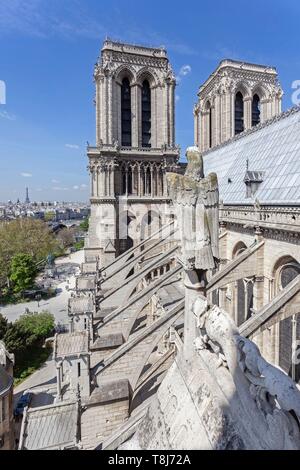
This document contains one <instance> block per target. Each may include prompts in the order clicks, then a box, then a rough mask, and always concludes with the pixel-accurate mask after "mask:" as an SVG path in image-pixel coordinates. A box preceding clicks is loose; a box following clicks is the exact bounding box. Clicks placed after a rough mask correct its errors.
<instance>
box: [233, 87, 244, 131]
mask: <svg viewBox="0 0 300 470" xmlns="http://www.w3.org/2000/svg"><path fill="white" fill-rule="evenodd" d="M234 123H235V131H234V133H235V135H236V134H240V133H241V132H243V130H244V97H243V95H242V93H241V92H240V91H238V92H237V94H236V95H235V103H234Z"/></svg>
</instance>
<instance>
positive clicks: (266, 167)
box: [203, 107, 300, 205]
mask: <svg viewBox="0 0 300 470" xmlns="http://www.w3.org/2000/svg"><path fill="white" fill-rule="evenodd" d="M203 161H204V171H205V174H206V175H207V174H208V173H210V172H216V173H217V175H218V180H219V188H220V199H222V200H223V202H224V204H230V203H233V204H235V203H242V204H253V202H254V201H255V199H258V200H259V202H260V203H261V204H264V203H265V204H286V205H295V204H300V107H295V108H292V109H291V110H289V111H286V112H284V113H281V114H280V115H279V116H276V117H275V118H273V119H271V120H269V121H267V122H265V123H263V124H259V125H258V126H256V127H254V128H252V129H250V130H249V131H245V132H243V133H242V134H239V135H238V136H236V137H234V138H233V139H231V140H229V141H228V142H226V143H224V144H222V145H220V146H219V147H216V148H214V149H212V150H210V151H207V152H205V153H204V154H203ZM247 161H248V164H247ZM247 165H248V169H249V171H250V172H263V182H262V183H260V185H259V188H258V190H257V192H256V194H255V195H254V196H253V197H250V198H246V184H245V182H244V177H245V174H246V170H247Z"/></svg>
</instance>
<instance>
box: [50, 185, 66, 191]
mask: <svg viewBox="0 0 300 470" xmlns="http://www.w3.org/2000/svg"><path fill="white" fill-rule="evenodd" d="M52 190H53V191H69V188H63V187H61V186H53V188H52Z"/></svg>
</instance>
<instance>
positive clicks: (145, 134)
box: [142, 80, 151, 147]
mask: <svg viewBox="0 0 300 470" xmlns="http://www.w3.org/2000/svg"><path fill="white" fill-rule="evenodd" d="M142 147H151V89H150V84H149V82H148V80H144V81H143V84H142Z"/></svg>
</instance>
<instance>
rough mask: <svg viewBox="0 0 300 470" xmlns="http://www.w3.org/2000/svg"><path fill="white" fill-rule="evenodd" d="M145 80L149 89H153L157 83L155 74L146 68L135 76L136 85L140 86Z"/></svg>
mask: <svg viewBox="0 0 300 470" xmlns="http://www.w3.org/2000/svg"><path fill="white" fill-rule="evenodd" d="M145 80H148V82H149V85H150V88H153V87H155V86H156V85H157V83H158V79H157V76H156V74H155V73H153V72H152V71H150V70H149V69H148V68H147V67H143V68H142V69H141V70H139V72H138V73H137V75H136V83H137V84H138V85H140V86H142V85H143V82H144V81H145Z"/></svg>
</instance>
